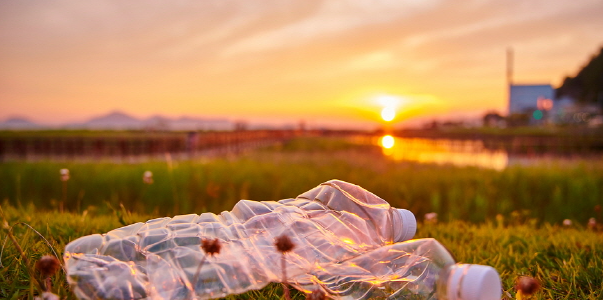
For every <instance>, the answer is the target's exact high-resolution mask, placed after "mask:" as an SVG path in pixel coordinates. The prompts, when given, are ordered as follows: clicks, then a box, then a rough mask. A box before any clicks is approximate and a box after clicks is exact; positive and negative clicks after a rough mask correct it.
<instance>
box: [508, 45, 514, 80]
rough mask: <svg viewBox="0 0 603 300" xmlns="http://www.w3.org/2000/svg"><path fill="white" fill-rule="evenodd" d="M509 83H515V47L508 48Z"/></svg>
mask: <svg viewBox="0 0 603 300" xmlns="http://www.w3.org/2000/svg"><path fill="white" fill-rule="evenodd" d="M507 84H508V85H509V86H511V85H512V84H513V48H510V47H509V48H507Z"/></svg>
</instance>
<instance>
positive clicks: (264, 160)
mask: <svg viewBox="0 0 603 300" xmlns="http://www.w3.org/2000/svg"><path fill="white" fill-rule="evenodd" d="M311 142H312V143H309V142H308V140H294V141H293V142H291V143H288V144H285V145H281V146H277V147H273V148H270V149H265V150H263V151H258V152H253V153H248V154H246V155H243V156H240V157H230V158H223V159H213V160H207V161H170V160H167V161H157V162H148V163H139V164H116V163H112V162H110V161H104V162H97V163H57V162H36V163H20V162H7V163H3V164H2V166H1V168H0V199H3V200H2V209H3V210H4V214H5V215H6V217H7V221H8V224H6V225H8V226H12V225H14V224H16V225H14V233H15V235H16V236H17V238H18V240H19V241H20V243H21V244H22V247H23V249H24V251H25V252H26V254H27V255H28V256H29V257H30V261H31V262H33V261H35V260H36V259H38V258H39V257H40V256H41V255H43V254H47V253H50V250H49V247H48V245H46V243H45V242H44V241H43V240H42V239H41V238H39V237H38V236H37V235H36V234H35V233H33V232H32V231H31V230H30V229H29V228H28V227H27V226H26V225H23V224H20V223H19V222H24V223H27V224H28V225H30V226H32V227H33V228H35V229H36V230H38V231H39V232H40V234H41V235H43V236H44V237H45V238H46V239H47V240H48V241H49V242H50V244H51V245H52V247H53V248H54V249H55V251H56V252H57V253H59V255H60V254H61V253H62V251H63V248H64V246H65V244H67V243H68V242H69V241H71V240H73V239H75V238H77V237H80V236H83V235H88V234H92V233H103V232H107V231H109V230H111V229H114V228H116V227H120V226H122V225H124V224H130V223H133V222H137V221H145V220H148V219H150V218H154V217H158V216H172V215H176V214H184V213H197V214H198V213H202V212H205V211H211V212H220V211H222V210H229V209H230V208H232V206H233V205H234V203H236V201H238V200H239V199H253V200H278V199H283V198H290V197H295V196H297V195H298V194H300V193H302V192H304V191H306V190H308V189H310V188H312V187H314V186H316V185H317V184H319V183H321V182H324V181H326V180H329V179H333V178H337V179H342V180H346V181H349V182H353V183H356V184H359V185H360V186H362V187H364V188H366V189H368V190H370V191H372V192H374V193H375V194H377V195H378V196H380V197H382V198H384V199H386V200H387V201H389V202H390V203H391V204H392V205H393V206H397V207H403V208H408V209H410V210H411V211H413V212H414V213H415V214H416V215H417V217H418V219H419V221H421V222H422V216H423V215H424V214H425V213H428V212H437V213H438V215H439V219H440V223H438V224H423V223H421V224H419V231H418V234H417V237H434V238H436V239H438V240H440V241H441V242H442V243H443V244H444V245H446V246H447V247H448V248H449V249H450V250H451V252H452V253H453V254H454V255H455V256H456V258H457V260H459V261H461V262H466V263H480V264H488V265H491V266H493V267H495V268H496V269H497V270H498V271H499V273H500V274H501V277H502V280H503V286H504V289H505V291H506V293H505V295H506V296H507V297H510V298H515V291H514V289H513V282H514V281H515V279H516V278H517V277H518V276H521V275H529V276H533V277H535V278H537V279H539V280H540V281H541V282H542V285H543V289H542V290H541V291H540V292H539V293H538V294H537V295H536V296H535V297H534V299H601V298H603V293H601V291H600V287H601V286H602V284H603V268H602V267H603V235H602V233H601V231H600V228H599V229H597V228H595V229H588V228H586V222H587V220H588V219H589V218H591V217H595V218H596V219H597V221H599V222H601V221H603V220H602V219H601V215H600V214H601V212H600V210H599V211H597V210H596V209H595V206H597V205H599V206H601V205H603V172H602V171H603V163H601V162H583V163H577V164H575V165H567V164H559V165H549V166H533V167H511V168H507V169H505V170H503V171H495V170H485V169H477V168H457V167H452V166H430V165H419V164H412V163H399V162H392V161H388V160H387V159H385V158H383V156H382V155H381V154H380V152H379V149H378V148H373V147H370V146H360V147H357V146H353V145H349V144H347V143H346V142H343V141H333V140H312V141H311ZM61 168H68V169H69V170H70V174H71V178H70V180H69V181H67V182H66V185H65V186H63V183H62V182H61V181H60V176H59V169H61ZM147 170H150V171H152V172H153V179H154V182H153V184H150V185H146V184H144V183H143V181H142V176H143V173H144V172H145V171H147ZM64 187H65V190H64V189H63V188H64ZM63 191H66V193H63ZM60 202H64V207H65V212H64V213H59V212H58V208H59V204H60ZM564 219H570V220H572V221H573V224H574V225H572V226H569V227H567V226H561V222H562V221H563V220H564ZM5 227H6V226H5ZM6 232H7V231H6V228H4V229H3V230H2V238H4V236H5V234H6ZM1 259H2V264H3V266H4V267H3V268H1V269H0V298H7V299H13V298H14V299H22V298H31V297H32V296H33V294H34V293H37V290H35V288H34V286H33V284H32V281H31V280H30V275H29V273H28V267H27V266H25V265H24V263H23V260H22V259H21V258H20V256H19V255H18V252H17V251H16V249H15V247H14V246H13V245H11V244H10V243H8V244H6V246H5V248H4V252H3V253H2V257H1ZM53 280H54V282H53V286H54V287H55V288H54V290H55V292H56V293H58V294H59V295H60V296H61V297H62V298H67V299H72V298H73V297H74V296H73V295H72V293H71V292H70V291H69V288H68V286H67V285H66V282H65V280H64V276H63V274H61V276H58V277H56V278H54V279H53ZM279 289H280V287H279V286H278V285H272V286H269V287H268V288H266V289H264V290H262V291H260V292H252V293H248V294H247V295H246V296H244V297H247V298H251V299H274V298H279V297H280V296H281V295H282V294H281V293H280V291H279ZM296 296H297V297H298V298H303V297H302V295H300V294H296ZM231 298H232V299H235V298H236V299H240V298H241V297H240V296H238V297H231Z"/></svg>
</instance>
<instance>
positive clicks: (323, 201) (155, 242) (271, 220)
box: [64, 180, 500, 299]
mask: <svg viewBox="0 0 603 300" xmlns="http://www.w3.org/2000/svg"><path fill="white" fill-rule="evenodd" d="M415 230H416V221H415V218H414V216H413V214H412V213H410V212H409V211H407V210H404V209H395V208H392V207H391V206H390V205H389V204H388V203H387V202H386V201H385V200H383V199H381V198H379V197H377V196H376V195H374V194H372V193H370V192H368V191H366V190H364V189H362V188H361V187H359V186H357V185H353V184H350V183H347V182H343V181H337V180H332V181H328V182H326V183H323V184H321V185H319V186H318V187H316V188H314V189H312V190H310V191H308V192H306V193H304V194H302V195H299V196H298V197H296V198H295V199H284V200H280V201H277V202H275V201H263V202H256V201H249V200H241V201H239V202H238V203H237V204H236V205H235V206H234V207H233V209H232V210H231V211H230V212H226V211H225V212H222V213H221V214H220V215H215V214H213V213H204V214H201V215H194V214H191V215H182V216H176V217H173V218H159V219H154V220H149V221H147V222H145V223H136V224H132V225H129V226H126V227H122V228H118V229H115V230H112V231H110V232H108V233H106V234H103V235H100V234H95V235H90V236H86V237H82V238H79V239H77V240H75V241H73V242H71V243H69V244H68V245H67V246H66V248H65V254H64V259H65V262H66V266H67V279H68V281H69V283H70V284H71V285H72V287H73V290H74V292H75V294H76V295H77V296H78V297H79V298H81V299H98V298H100V299H143V298H148V299H193V298H196V299H209V298H218V297H223V296H226V295H229V294H239V293H243V292H245V291H248V290H252V289H261V288H262V287H264V286H266V285H267V284H268V283H270V282H281V281H283V280H285V279H284V278H282V274H283V270H282V269H281V264H279V263H278V262H280V261H281V258H282V257H283V255H282V254H281V253H279V252H277V250H276V248H275V247H274V240H275V238H276V237H278V236H282V235H286V236H288V237H289V238H290V239H291V240H292V242H293V243H294V244H295V245H296V247H295V248H294V249H293V251H292V252H290V253H287V254H286V255H285V256H284V257H285V260H286V263H285V267H286V274H287V278H286V280H287V281H288V282H289V283H290V284H292V285H293V286H294V287H296V288H298V289H300V290H304V291H312V290H315V289H322V290H323V291H324V292H326V293H328V294H330V295H332V296H334V297H342V298H349V299H368V298H369V297H372V296H371V295H376V293H379V292H381V293H384V294H383V295H385V294H388V293H389V294H388V296H390V295H394V296H395V295H402V294H403V293H402V292H399V291H401V290H405V289H406V286H409V287H412V286H413V284H416V285H417V286H419V281H420V280H419V278H423V277H424V279H426V285H425V286H431V287H432V288H434V287H436V285H435V282H436V277H438V276H439V277H438V278H443V277H444V276H445V273H442V274H443V275H440V271H438V273H437V274H435V273H434V272H435V270H436V269H437V268H440V267H442V268H444V269H446V270H448V269H450V270H456V269H460V268H464V267H457V266H454V261H453V260H452V257H451V256H450V254H447V252H446V251H445V249H444V248H443V247H442V246H441V245H440V246H439V247H441V249H440V248H438V249H439V250H438V249H436V250H437V251H439V252H442V253H443V254H447V256H446V257H444V258H437V260H435V261H434V262H430V263H428V262H427V261H432V260H433V258H432V257H430V256H429V255H419V254H416V253H414V250H413V251H410V250H409V252H405V253H407V254H405V255H402V256H401V257H393V256H392V255H393V254H394V253H398V254H400V253H402V252H400V251H406V250H404V249H402V248H400V249H398V247H402V245H418V244H419V243H427V244H433V245H436V246H437V245H439V244H438V243H437V242H435V241H434V240H429V239H427V240H416V241H427V242H416V241H412V242H407V243H400V242H403V241H406V240H409V239H411V238H412V237H413V236H414V234H415ZM204 238H208V239H214V238H217V239H219V240H220V241H221V244H222V249H221V251H220V253H219V254H217V255H215V256H207V257H206V254H205V253H204V252H203V250H202V249H201V248H200V244H201V240H202V239H204ZM404 247H409V246H404ZM411 248H412V246H411ZM418 248H421V247H418ZM425 249H426V248H425V247H423V248H421V250H420V251H423V250H425ZM398 250H400V251H398ZM420 251H419V252H418V253H420ZM439 252H438V253H439ZM429 253H430V251H426V252H425V254H429ZM415 256H416V257H424V260H423V261H424V263H423V265H422V266H423V267H425V268H424V271H422V272H420V273H417V272H418V271H417V270H420V268H421V267H420V266H419V267H415V268H411V267H408V266H407V265H405V264H402V262H403V261H407V260H408V258H410V257H413V258H414V257H415ZM388 261H389V262H388ZM436 261H437V262H436ZM201 262H203V264H202V265H201V266H200V267H199V265H200V264H201ZM363 262H364V263H363ZM436 266H438V267H437V268H436ZM405 268H406V269H408V270H412V272H411V275H412V276H410V277H409V275H408V274H406V273H404V272H403V270H405ZM426 268H427V269H429V270H432V269H433V271H429V272H428V271H427V269H426ZM474 269H475V268H471V269H470V270H474ZM387 270H389V271H387ZM463 270H464V269H463ZM363 272H364V273H363ZM388 272H390V273H391V274H390V273H388ZM469 273H471V272H469ZM469 273H467V274H469ZM367 274H373V275H372V277H371V276H368V277H367V276H366V275H367ZM376 274H380V275H378V278H379V279H376V278H377V277H375V276H376ZM421 274H424V275H421ZM434 274H435V275H434ZM446 274H448V273H446ZM451 274H460V273H454V272H453V273H451ZM463 274H465V273H464V272H463ZM358 276H360V277H358ZM413 276H414V277H413ZM415 277H416V278H415ZM449 277H450V278H453V279H454V278H457V277H454V276H451V275H450V276H449ZM402 278H406V279H405V280H406V281H404V280H402ZM462 278H464V279H465V280H461V282H467V278H469V279H471V281H473V277H471V276H469V277H467V276H464V277H462ZM496 278H498V275H496ZM411 279H412V280H411ZM421 280H423V279H421ZM404 282H405V285H404V289H401V287H402V285H401V284H402V283H404ZM499 285H500V283H499ZM453 286H454V285H453ZM442 289H443V288H440V290H442ZM414 290H416V291H417V293H416V295H420V293H419V290H420V289H419V288H418V287H415V288H414ZM396 291H398V292H396ZM421 291H423V290H421ZM421 293H424V292H421ZM431 293H433V291H432V292H431ZM421 295H422V294H421ZM402 299H403V298H402ZM413 299H414V298H413ZM425 299H428V298H425ZM438 299H456V298H450V297H449V298H438ZM463 299H465V298H463ZM481 299H486V298H481Z"/></svg>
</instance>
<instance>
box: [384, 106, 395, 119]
mask: <svg viewBox="0 0 603 300" xmlns="http://www.w3.org/2000/svg"><path fill="white" fill-rule="evenodd" d="M395 117H396V109H394V108H393V107H391V106H386V107H384V108H383V109H382V110H381V118H383V121H386V122H390V121H392V120H393V119H394V118H395Z"/></svg>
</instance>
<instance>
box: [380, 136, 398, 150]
mask: <svg viewBox="0 0 603 300" xmlns="http://www.w3.org/2000/svg"><path fill="white" fill-rule="evenodd" d="M394 144H395V140H394V137H393V136H391V135H384V136H383V137H382V138H381V146H383V148H385V149H390V148H392V147H394Z"/></svg>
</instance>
